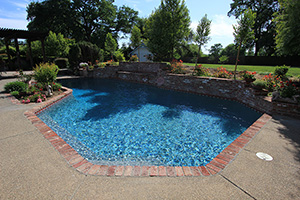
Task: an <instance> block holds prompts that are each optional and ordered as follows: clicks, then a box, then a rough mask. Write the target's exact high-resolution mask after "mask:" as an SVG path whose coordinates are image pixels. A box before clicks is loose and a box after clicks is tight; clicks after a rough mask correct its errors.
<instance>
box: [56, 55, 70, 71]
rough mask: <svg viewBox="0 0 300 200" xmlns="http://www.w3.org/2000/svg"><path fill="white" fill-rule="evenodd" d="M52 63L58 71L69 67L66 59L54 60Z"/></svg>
mask: <svg viewBox="0 0 300 200" xmlns="http://www.w3.org/2000/svg"><path fill="white" fill-rule="evenodd" d="M54 63H55V64H56V65H57V66H58V68H59V69H64V68H68V67H69V60H68V58H56V59H55V60H54Z"/></svg>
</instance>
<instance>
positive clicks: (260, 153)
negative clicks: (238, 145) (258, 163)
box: [256, 152, 273, 161]
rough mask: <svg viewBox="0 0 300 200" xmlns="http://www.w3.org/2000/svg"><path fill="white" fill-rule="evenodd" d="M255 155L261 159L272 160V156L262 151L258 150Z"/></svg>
mask: <svg viewBox="0 0 300 200" xmlns="http://www.w3.org/2000/svg"><path fill="white" fill-rule="evenodd" d="M256 156H257V157H258V158H260V159H262V160H265V161H272V160H273V158H272V156H270V155H269V154H266V153H263V152H258V153H256Z"/></svg>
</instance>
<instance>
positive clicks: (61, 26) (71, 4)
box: [27, 0, 138, 48]
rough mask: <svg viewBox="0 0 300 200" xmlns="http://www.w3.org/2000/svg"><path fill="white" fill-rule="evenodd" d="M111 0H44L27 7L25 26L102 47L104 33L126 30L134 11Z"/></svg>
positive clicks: (117, 32) (133, 16)
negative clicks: (26, 24) (116, 4)
mask: <svg viewBox="0 0 300 200" xmlns="http://www.w3.org/2000/svg"><path fill="white" fill-rule="evenodd" d="M113 3H114V0H72V1H70V0H60V1H57V0H45V1H41V2H31V3H30V4H29V5H28V7H27V20H28V21H29V23H28V26H27V27H28V29H29V30H36V31H48V32H49V31H53V32H54V33H57V34H58V33H62V34H64V35H65V36H66V37H69V38H74V39H76V40H77V41H82V40H84V41H89V42H92V43H94V44H97V45H98V46H99V47H100V48H104V43H105V36H106V35H107V33H111V34H112V35H113V37H114V38H115V39H116V38H118V36H119V33H120V32H122V33H130V32H131V29H132V27H133V25H134V24H135V22H136V21H137V20H138V12H137V11H135V10H133V9H132V8H129V7H127V6H122V7H120V8H117V6H115V5H114V4H113Z"/></svg>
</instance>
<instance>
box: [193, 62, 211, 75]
mask: <svg viewBox="0 0 300 200" xmlns="http://www.w3.org/2000/svg"><path fill="white" fill-rule="evenodd" d="M208 72H209V70H208V69H207V68H205V67H203V66H202V65H201V64H200V65H197V66H196V67H195V69H194V72H193V75H195V76H207V75H208Z"/></svg>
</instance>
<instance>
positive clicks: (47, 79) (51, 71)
mask: <svg viewBox="0 0 300 200" xmlns="http://www.w3.org/2000/svg"><path fill="white" fill-rule="evenodd" d="M57 73H58V67H57V65H55V64H50V63H43V64H40V65H37V66H36V67H35V68H34V78H35V80H36V81H37V82H40V83H42V84H43V85H44V86H45V85H50V84H51V83H53V82H55V81H56V76H57Z"/></svg>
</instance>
